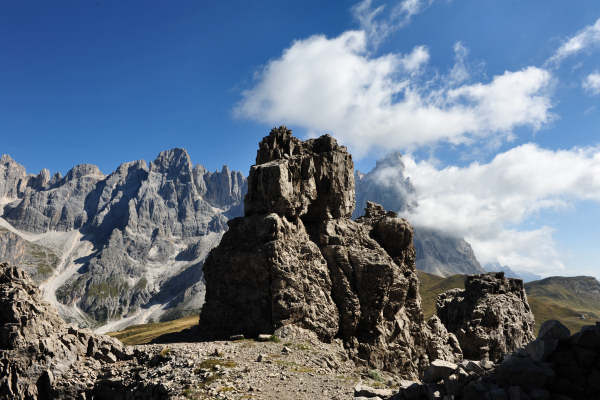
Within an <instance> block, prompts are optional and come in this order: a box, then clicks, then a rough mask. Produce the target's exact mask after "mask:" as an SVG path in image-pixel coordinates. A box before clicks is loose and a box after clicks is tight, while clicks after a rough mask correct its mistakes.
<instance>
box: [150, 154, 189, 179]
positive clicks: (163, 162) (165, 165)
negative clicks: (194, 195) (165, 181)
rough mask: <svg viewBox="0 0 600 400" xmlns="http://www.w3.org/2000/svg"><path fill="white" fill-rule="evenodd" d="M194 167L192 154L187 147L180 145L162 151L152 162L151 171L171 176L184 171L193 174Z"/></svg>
mask: <svg viewBox="0 0 600 400" xmlns="http://www.w3.org/2000/svg"><path fill="white" fill-rule="evenodd" d="M192 167H193V166H192V160H191V159H190V155H189V154H188V152H187V151H186V150H185V149H183V148H179V147H175V148H173V149H169V150H165V151H161V152H160V153H159V154H158V156H157V157H156V159H155V160H154V161H152V163H150V171H154V172H158V173H164V174H167V176H168V177H170V178H173V177H175V176H179V175H181V174H182V173H184V174H185V175H190V176H191V172H192Z"/></svg>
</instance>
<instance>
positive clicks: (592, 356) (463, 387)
mask: <svg viewBox="0 0 600 400" xmlns="http://www.w3.org/2000/svg"><path fill="white" fill-rule="evenodd" d="M599 362H600V325H599V324H596V325H595V326H586V327H584V328H583V329H582V330H581V331H580V332H578V333H576V334H574V335H572V336H570V332H569V330H568V329H567V328H566V327H565V326H563V325H562V324H561V323H560V322H558V321H547V322H545V323H544V324H543V325H542V327H541V329H540V335H539V336H538V338H537V339H536V340H535V341H534V342H532V343H531V344H530V345H528V346H527V349H526V350H525V349H520V350H518V351H516V352H514V353H512V354H510V355H508V356H507V357H506V358H505V359H504V361H503V362H502V363H500V364H498V365H493V363H479V362H475V361H465V362H463V363H461V364H459V365H456V366H455V368H453V369H451V370H448V371H446V372H445V373H444V374H443V375H441V376H438V379H436V380H435V381H432V382H428V383H426V384H418V383H415V384H413V385H412V386H409V387H406V388H403V389H402V390H401V391H400V392H399V393H398V394H396V395H395V396H392V397H391V398H390V400H413V399H414V400H417V399H419V400H420V399H430V398H432V397H431V395H432V394H433V393H436V392H437V398H454V399H457V400H479V399H561V400H567V399H572V400H587V399H597V398H600V384H599V382H600V368H599V367H598V365H599V364H598V363H599ZM444 396H446V397H444Z"/></svg>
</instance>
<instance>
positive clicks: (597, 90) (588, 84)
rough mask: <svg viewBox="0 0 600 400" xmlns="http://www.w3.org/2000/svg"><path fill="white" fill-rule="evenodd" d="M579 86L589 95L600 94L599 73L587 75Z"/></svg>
mask: <svg viewBox="0 0 600 400" xmlns="http://www.w3.org/2000/svg"><path fill="white" fill-rule="evenodd" d="M581 85H582V87H583V88H584V89H585V90H586V91H587V92H588V93H590V94H594V95H596V94H600V73H598V72H594V73H592V74H589V75H588V76H586V78H585V79H584V80H583V83H582V84H581Z"/></svg>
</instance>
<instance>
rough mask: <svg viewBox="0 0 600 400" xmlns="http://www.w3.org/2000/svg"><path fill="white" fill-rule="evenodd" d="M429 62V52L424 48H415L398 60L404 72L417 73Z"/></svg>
mask: <svg viewBox="0 0 600 400" xmlns="http://www.w3.org/2000/svg"><path fill="white" fill-rule="evenodd" d="M428 61H429V50H427V47H425V46H417V47H415V48H414V49H413V51H412V52H410V53H409V54H407V55H405V56H403V57H402V58H400V63H401V64H402V67H403V68H404V70H405V71H406V72H409V73H417V72H419V71H421V69H422V68H423V66H424V65H425V64H427V62H428Z"/></svg>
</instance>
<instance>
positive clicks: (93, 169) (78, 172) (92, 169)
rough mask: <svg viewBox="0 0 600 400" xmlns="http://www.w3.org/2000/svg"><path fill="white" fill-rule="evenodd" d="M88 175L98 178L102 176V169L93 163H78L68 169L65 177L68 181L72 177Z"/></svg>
mask: <svg viewBox="0 0 600 400" xmlns="http://www.w3.org/2000/svg"><path fill="white" fill-rule="evenodd" d="M88 175H92V176H96V177H100V178H103V177H104V174H103V173H102V171H100V168H98V166H96V165H94V164H79V165H76V166H74V167H73V168H71V169H70V170H69V172H67V175H66V176H65V179H67V180H69V181H70V180H72V179H79V178H83V177H84V176H88Z"/></svg>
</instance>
